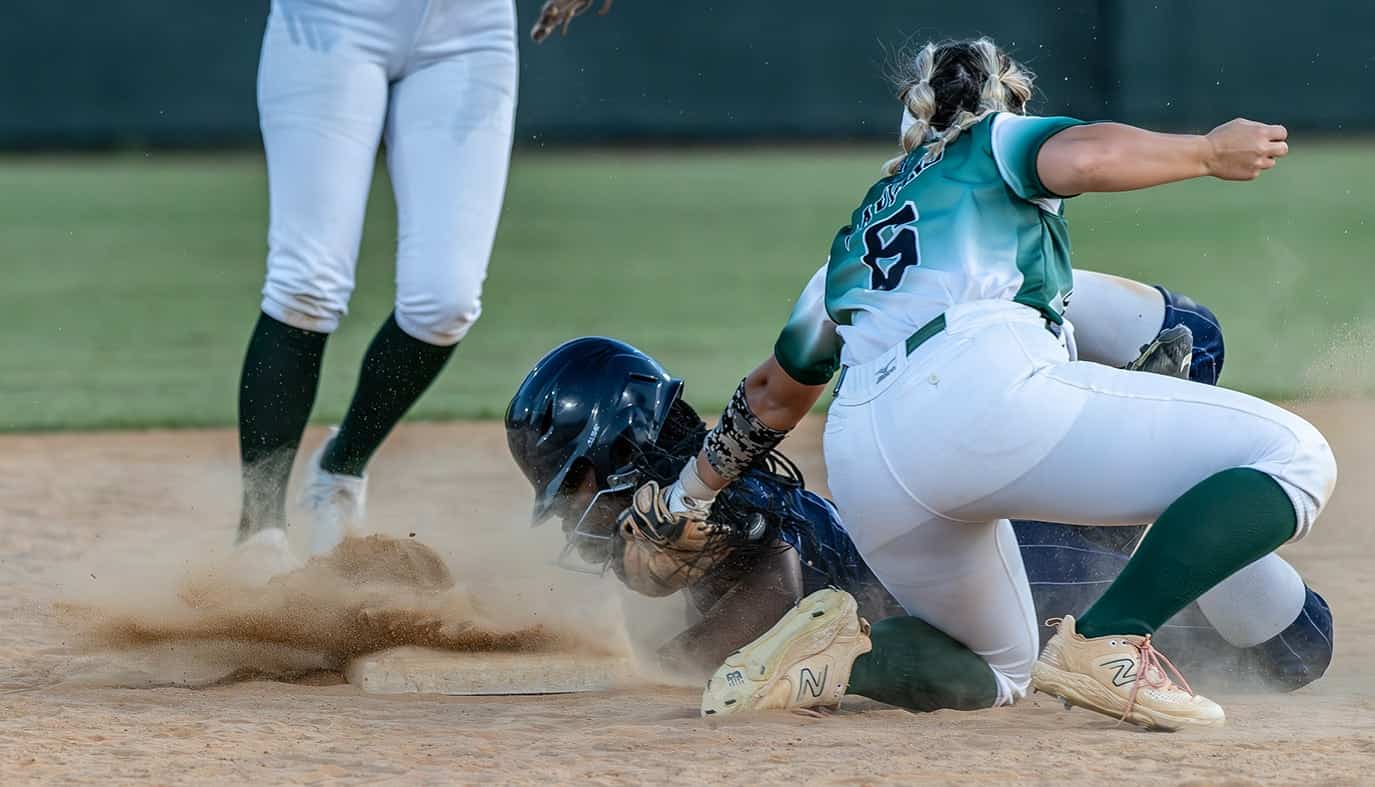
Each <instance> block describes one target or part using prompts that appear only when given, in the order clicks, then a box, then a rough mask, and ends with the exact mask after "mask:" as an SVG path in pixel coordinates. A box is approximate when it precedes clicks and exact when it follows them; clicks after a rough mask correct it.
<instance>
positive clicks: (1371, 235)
mask: <svg viewBox="0 0 1375 787" xmlns="http://www.w3.org/2000/svg"><path fill="white" fill-rule="evenodd" d="M1296 147H1297V150H1298V151H1299V152H1296V153H1295V154H1294V155H1293V156H1291V157H1290V159H1289V160H1288V161H1286V162H1285V164H1284V166H1282V167H1281V168H1280V169H1279V170H1277V171H1276V172H1274V173H1272V174H1270V175H1268V176H1267V177H1266V178H1264V179H1263V180H1262V181H1260V182H1259V183H1257V184H1251V185H1230V184H1222V183H1216V182H1198V183H1190V184H1184V185H1180V186H1174V187H1170V188H1165V189H1160V190H1157V191H1155V192H1148V193H1141V194H1132V195H1123V196H1116V197H1091V198H1081V199H1079V200H1076V201H1075V202H1074V203H1072V204H1071V208H1070V220H1071V227H1072V233H1073V236H1074V241H1075V244H1076V247H1075V250H1076V260H1077V263H1078V264H1079V265H1080V266H1082V267H1086V268H1094V269H1098V270H1104V271H1110V272H1115V273H1121V274H1123V275H1128V276H1133V277H1136V278H1142V279H1145V280H1147V281H1159V282H1163V283H1168V284H1169V285H1171V286H1173V287H1175V288H1176V289H1179V290H1182V291H1184V292H1187V293H1190V294H1192V295H1194V296H1195V297H1197V298H1198V299H1199V300H1200V301H1202V302H1205V303H1207V304H1209V305H1211V306H1212V307H1213V308H1214V309H1215V310H1216V311H1217V312H1218V313H1219V314H1220V315H1221V316H1222V318H1223V321H1224V323H1225V325H1226V327H1227V331H1228V334H1227V335H1228V339H1229V343H1228V359H1227V360H1228V364H1227V373H1226V377H1225V379H1226V381H1227V382H1228V383H1229V384H1230V385H1232V386H1234V387H1238V388H1241V389H1244V390H1248V391H1252V392H1254V393H1258V394H1262V395H1267V396H1280V397H1294V396H1300V395H1303V394H1305V393H1306V392H1309V391H1312V390H1315V389H1318V390H1321V391H1323V392H1325V393H1332V392H1336V393H1368V392H1370V391H1375V377H1373V376H1372V373H1370V372H1366V371H1364V370H1366V369H1371V368H1375V363H1372V362H1371V361H1372V357H1371V355H1370V353H1369V352H1367V351H1366V350H1365V349H1364V343H1363V341H1362V337H1368V336H1369V330H1368V328H1369V327H1370V326H1372V325H1375V290H1373V289H1372V286H1371V285H1372V284H1375V269H1372V264H1375V259H1372V257H1375V254H1372V252H1375V215H1372V214H1373V213H1375V212H1373V211H1372V208H1373V207H1375V193H1372V190H1371V186H1370V184H1371V183H1372V182H1375V147H1370V146H1363V145H1360V144H1347V145H1338V144H1322V145H1317V146H1314V147H1310V148H1308V149H1304V148H1303V147H1302V146H1296ZM885 152H886V151H884V150H879V149H867V148H859V149H856V148H831V149H827V148H819V149H797V148H794V149H784V150H781V151H778V150H766V149H735V150H701V151H672V152H660V153H644V152H636V153H629V154H624V155H617V154H613V153H609V152H586V151H581V152H580V151H563V152H557V153H547V152H537V151H530V152H523V153H520V154H518V155H517V157H516V164H515V169H514V172H513V178H512V183H511V187H510V191H509V195H508V199H507V202H506V212H505V216H504V219H503V223H502V229H501V234H500V238H499V240H498V243H497V249H496V253H495V256H494V259H493V264H492V269H491V275H490V277H489V279H488V283H487V290H486V295H485V315H484V317H483V319H482V321H481V322H480V323H479V324H478V326H477V327H476V329H474V331H473V332H472V334H471V335H470V336H469V337H468V339H467V341H465V343H464V344H463V346H462V348H460V350H459V353H458V356H457V357H456V359H455V362H454V363H453V365H452V366H451V367H450V368H449V370H448V371H447V372H446V374H445V375H444V377H443V378H442V379H441V380H440V382H439V383H438V384H437V385H436V386H435V388H434V389H433V390H432V391H431V392H430V393H429V394H427V396H426V397H425V399H424V400H423V401H422V402H421V404H420V406H419V408H418V410H417V412H416V415H417V416H419V417H424V418H453V417H478V418H491V417H497V416H499V415H500V414H501V412H502V410H503V409H504V407H505V404H506V401H507V398H508V397H509V395H510V393H511V391H512V390H513V389H514V387H515V385H516V384H517V383H518V382H519V380H520V379H521V377H522V376H523V375H524V373H525V371H526V370H527V369H528V368H529V367H530V365H531V364H532V363H533V362H534V361H535V360H536V359H537V358H538V357H539V356H540V355H541V354H542V353H543V352H544V351H546V350H547V349H549V348H550V347H552V346H553V345H555V344H556V343H558V342H560V341H562V340H564V339H568V338H571V337H573V336H578V335H581V334H589V333H603V334H609V335H613V336H617V337H620V338H623V339H626V340H628V341H631V342H633V343H635V344H637V345H639V346H641V347H642V348H644V349H645V350H647V351H649V352H651V353H653V354H655V355H657V356H659V357H660V358H661V359H662V360H663V361H664V363H665V364H666V365H667V366H668V367H669V368H670V369H671V370H672V371H673V372H675V373H676V374H679V375H682V376H684V377H686V378H687V380H688V381H689V387H688V395H689V397H690V398H692V399H693V401H695V402H697V403H698V404H700V405H702V406H704V407H708V408H710V407H714V406H716V405H718V404H720V403H721V402H722V401H723V400H724V398H725V397H726V396H727V395H728V394H729V393H730V391H731V390H732V388H733V387H734V383H735V381H736V380H738V379H739V377H740V376H741V375H742V374H743V373H744V372H745V371H747V370H748V369H749V368H750V367H751V366H752V365H753V364H754V363H756V362H757V361H758V360H759V359H760V358H761V357H762V356H763V355H765V354H766V353H767V352H768V351H769V349H770V347H771V344H772V340H773V337H774V335H775V334H776V332H777V330H778V328H779V327H780V326H781V324H782V320H783V319H784V317H785V316H786V314H787V311H788V309H789V306H790V303H791V301H792V299H793V298H794V297H795V296H796V294H797V292H798V290H799V289H800V288H801V286H802V284H803V283H804V282H805V281H806V279H807V277H808V275H809V274H810V273H811V272H812V271H813V270H814V269H815V268H816V266H817V265H819V264H820V262H821V261H822V259H823V257H824V255H825V252H826V249H827V246H828V243H829V240H830V237H831V235H832V233H833V232H834V230H835V227H836V226H837V225H838V224H840V223H842V222H843V221H844V219H845V218H846V216H847V215H848V212H849V210H850V209H851V208H852V207H853V203H854V202H855V201H856V200H857V198H858V196H859V195H860V194H861V193H862V191H863V189H864V188H865V187H866V186H867V185H868V184H869V182H870V181H871V180H872V179H873V176H874V174H875V172H876V170H877V167H878V165H879V163H880V162H881V160H882V159H883V157H884V153H885ZM264 195H265V182H264V172H263V167H262V164H261V161H260V159H259V157H258V156H256V155H253V154H250V153H243V154H232V155H223V156H181V155H167V154H154V155H152V156H120V157H43V158H8V159H2V160H0V337H3V342H4V345H3V350H0V430H17V429H69V428H88V427H139V426H185V425H214V424H230V423H232V422H233V418H234V408H235V395H236V383H237V376H238V372H239V364H240V362H241V354H242V351H243V347H244V345H245V343H246V341H247V337H248V332H249V329H250V326H251V325H252V322H253V320H254V318H255V315H256V309H257V303H258V289H259V287H260V286H261V279H262V274H263V252H264V230H265V223H266V206H265V199H264ZM394 241H395V221H394V218H393V206H392V201H391V197H390V191H389V188H388V187H387V184H386V183H385V180H384V179H382V178H379V182H378V183H377V187H376V188H375V189H374V193H373V196H372V205H371V206H370V210H369V221H368V225H367V231H366V233H365V237H364V241H363V249H362V255H361V262H360V266H359V276H358V279H359V282H358V289H357V293H356V295H355V296H354V300H353V303H352V307H351V309H352V311H351V314H350V315H349V317H348V318H347V319H346V320H345V322H344V325H343V327H342V328H341V329H340V331H339V332H338V333H337V334H336V335H335V337H334V338H333V339H332V340H331V343H330V351H329V354H328V356H327V361H326V365H325V377H324V381H323V384H322V387H321V394H320V401H319V405H318V407H317V410H316V416H317V419H318V420H323V421H329V420H335V419H337V418H339V416H340V415H341V414H342V411H343V408H344V407H345V405H346V404H347V402H348V397H349V395H350V393H351V386H352V381H353V377H354V374H355V371H356V367H357V364H358V361H359V359H360V357H361V353H362V350H363V347H364V346H365V344H366V342H367V340H368V339H369V337H370V336H371V334H372V332H373V330H374V329H375V328H376V326H377V325H378V323H379V322H380V321H381V320H382V319H383V318H384V317H385V315H386V314H387V312H388V311H389V309H390V304H391V298H392V284H391V280H392V248H393V243H394ZM1353 367H1356V368H1357V372H1358V373H1356V374H1352V373H1351V370H1352V368H1353ZM1334 380H1335V381H1337V382H1335V383H1334V382H1333V381H1334Z"/></svg>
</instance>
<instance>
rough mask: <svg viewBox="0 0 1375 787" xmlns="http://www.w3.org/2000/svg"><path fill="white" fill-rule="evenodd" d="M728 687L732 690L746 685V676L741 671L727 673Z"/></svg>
mask: <svg viewBox="0 0 1375 787" xmlns="http://www.w3.org/2000/svg"><path fill="white" fill-rule="evenodd" d="M726 685H727V686H730V687H731V688H736V687H739V686H743V685H745V675H744V674H743V673H742V672H740V670H736V671H734V672H727V673H726Z"/></svg>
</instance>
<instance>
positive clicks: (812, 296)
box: [774, 113, 1081, 385]
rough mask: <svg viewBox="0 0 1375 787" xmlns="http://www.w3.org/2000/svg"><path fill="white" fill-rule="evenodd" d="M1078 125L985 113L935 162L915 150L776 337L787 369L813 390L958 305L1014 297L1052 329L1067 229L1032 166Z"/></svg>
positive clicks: (877, 188) (841, 237) (1064, 280)
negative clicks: (1061, 135)
mask: <svg viewBox="0 0 1375 787" xmlns="http://www.w3.org/2000/svg"><path fill="white" fill-rule="evenodd" d="M1076 125H1081V121H1078V120H1074V119H1072V118H1063V117H1054V118H1042V117H1025V116H1021V115H1013V114H1008V113H997V114H994V115H990V116H989V117H987V118H985V119H984V120H982V121H980V122H979V123H978V124H976V125H975V126H974V127H972V128H970V129H969V130H968V131H966V132H965V133H963V134H961V135H960V138H959V139H957V140H955V142H954V143H953V144H951V145H949V146H947V147H946V149H945V150H944V151H943V152H942V154H941V155H940V156H938V157H936V158H935V160H934V161H923V158H924V155H925V152H924V149H918V150H917V151H914V152H913V153H912V154H911V155H909V156H908V157H907V159H906V160H905V161H904V162H903V164H902V167H901V168H900V169H899V170H898V172H897V173H896V174H894V175H891V176H889V177H886V178H884V179H883V180H880V181H879V182H878V183H876V184H874V186H873V187H872V188H870V189H869V192H868V193H867V194H865V196H864V201H863V203H861V204H860V206H859V208H857V209H856V210H855V212H854V214H853V216H852V217H851V219H850V224H849V225H848V226H846V227H843V228H842V229H841V230H840V232H838V233H837V234H836V237H835V241H834V242H833V243H832V244H831V254H830V258H829V259H828V261H827V263H826V265H825V266H824V267H823V268H822V270H820V271H817V274H816V275H815V276H813V277H812V280H811V282H809V283H808V285H807V289H806V290H804V291H803V294H802V297H801V298H799V299H798V302H797V305H796V306H795V307H794V309H793V313H792V316H791V317H790V318H789V320H788V324H787V326H786V327H785V328H784V329H783V332H782V334H781V335H780V336H779V338H778V343H777V344H776V345H775V347H774V354H775V356H777V358H778V361H779V363H780V364H781V365H782V366H783V368H784V369H785V370H787V372H788V374H790V375H792V376H793V377H794V378H795V379H797V380H798V381H799V382H802V383H806V384H808V385H821V384H823V383H825V382H826V381H827V380H829V379H830V378H831V376H832V375H833V374H834V373H835V371H836V370H837V368H838V367H839V366H840V365H841V364H842V363H843V364H845V365H847V366H854V365H857V364H861V363H865V362H866V361H869V360H871V359H873V358H875V357H877V356H878V355H879V354H880V353H882V352H884V351H886V350H888V349H889V348H891V347H893V346H894V345H897V344H899V343H901V342H903V341H905V340H906V339H907V337H909V336H911V335H912V334H913V333H914V332H915V331H916V330H917V329H918V328H920V327H921V326H923V325H925V324H926V323H927V322H929V321H930V320H932V319H934V318H935V317H937V316H938V315H940V314H942V313H944V312H945V310H946V309H948V308H950V307H951V306H953V305H955V304H957V303H965V302H969V301H976V300H1011V301H1014V302H1016V303H1021V304H1025V305H1026V306H1029V307H1031V308H1034V309H1037V310H1039V311H1040V312H1041V313H1042V314H1044V315H1045V317H1046V319H1048V320H1051V321H1053V322H1057V323H1058V322H1060V321H1061V320H1062V319H1063V316H1062V315H1063V314H1064V310H1065V305H1066V303H1067V302H1068V300H1069V297H1070V292H1071V290H1072V288H1073V274H1072V271H1071V268H1070V245H1069V234H1068V231H1067V230H1066V227H1065V220H1064V215H1063V211H1064V205H1063V198H1062V197H1060V196H1059V195H1057V194H1053V193H1051V191H1050V190H1049V189H1047V188H1046V187H1045V184H1043V183H1041V179H1040V176H1039V174H1038V173H1037V168H1036V160H1037V156H1038V155H1039V154H1040V151H1041V147H1042V145H1044V144H1045V142H1046V140H1048V139H1050V138H1051V137H1052V136H1054V135H1056V134H1058V133H1059V132H1061V131H1063V130H1065V129H1067V128H1070V127H1071V126H1076Z"/></svg>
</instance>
